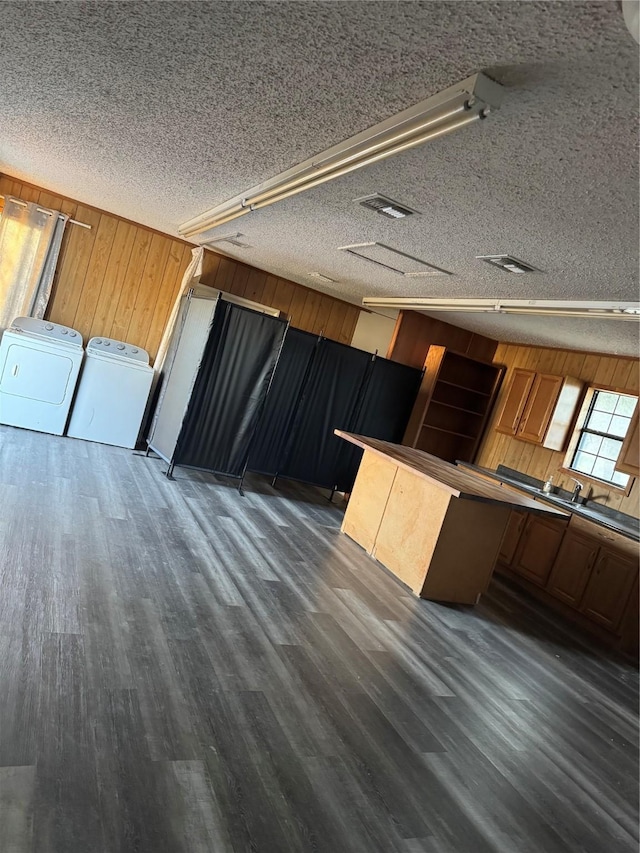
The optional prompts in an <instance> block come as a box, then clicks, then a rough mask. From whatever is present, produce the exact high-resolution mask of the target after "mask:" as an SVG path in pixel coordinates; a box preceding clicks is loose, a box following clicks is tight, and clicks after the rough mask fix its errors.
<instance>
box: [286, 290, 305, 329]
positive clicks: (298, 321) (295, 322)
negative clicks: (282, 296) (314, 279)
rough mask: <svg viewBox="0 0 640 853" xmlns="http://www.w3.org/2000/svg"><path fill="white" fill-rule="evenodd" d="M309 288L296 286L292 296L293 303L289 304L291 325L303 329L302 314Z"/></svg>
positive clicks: (288, 312)
mask: <svg viewBox="0 0 640 853" xmlns="http://www.w3.org/2000/svg"><path fill="white" fill-rule="evenodd" d="M307 294H308V292H307V289H306V288H304V287H296V288H295V289H294V291H293V296H292V297H291V304H290V305H289V310H288V311H287V314H288V315H289V320H290V321H291V325H292V326H295V327H296V329H302V328H303V324H302V314H303V312H304V306H305V304H306V302H307V298H308V297H307Z"/></svg>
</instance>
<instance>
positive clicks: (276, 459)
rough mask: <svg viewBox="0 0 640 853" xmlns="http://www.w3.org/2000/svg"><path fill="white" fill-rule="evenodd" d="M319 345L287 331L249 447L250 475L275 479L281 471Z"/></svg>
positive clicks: (306, 336) (315, 338)
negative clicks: (251, 472)
mask: <svg viewBox="0 0 640 853" xmlns="http://www.w3.org/2000/svg"><path fill="white" fill-rule="evenodd" d="M318 342H319V341H318V336H317V335H312V334H311V333H310V332H303V331H301V330H300V329H289V331H288V332H287V335H286V337H285V339H284V344H283V345H282V352H281V353H280V358H279V359H278V366H277V368H276V371H275V373H274V375H273V380H272V382H271V387H270V388H269V394H268V396H267V400H266V402H265V406H264V409H263V412H262V417H261V418H260V422H259V423H258V428H257V430H256V434H255V438H254V440H253V443H252V444H251V451H250V453H249V470H250V471H257V472H258V473H260V474H271V475H275V474H277V473H278V471H279V470H280V465H281V463H282V461H283V454H284V451H285V449H286V446H287V443H288V438H289V435H290V433H291V428H292V426H293V422H294V419H295V416H296V412H297V407H298V403H299V402H300V399H301V395H302V392H303V389H304V386H305V383H306V380H307V379H308V376H309V368H310V365H311V361H312V359H313V355H314V352H315V350H316V347H317V345H318Z"/></svg>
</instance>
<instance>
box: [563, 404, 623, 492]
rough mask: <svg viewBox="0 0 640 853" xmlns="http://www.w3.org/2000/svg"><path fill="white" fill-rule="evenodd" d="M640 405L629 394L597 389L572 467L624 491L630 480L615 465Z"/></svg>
mask: <svg viewBox="0 0 640 853" xmlns="http://www.w3.org/2000/svg"><path fill="white" fill-rule="evenodd" d="M637 402H638V399H637V397H632V396H631V395H629V394H615V393H613V392H611V391H598V390H596V389H594V391H593V397H592V398H591V402H590V404H589V408H588V410H587V415H586V418H585V421H584V423H583V425H582V428H581V429H580V434H579V439H578V442H577V444H576V448H575V451H574V453H573V456H572V458H571V462H570V464H569V468H571V469H572V470H573V471H579V472H580V473H581V474H585V475H587V476H588V477H594V478H595V479H596V480H603V481H604V482H605V483H611V484H612V485H614V486H618V487H619V488H621V489H625V488H626V487H627V485H628V484H629V480H630V477H629V475H628V474H623V473H622V472H621V471H616V470H615V464H616V460H617V459H618V456H619V455H620V449H621V447H622V441H623V439H624V437H625V435H626V434H627V430H628V429H629V424H630V422H631V416H632V415H633V412H634V409H635V407H636V404H637Z"/></svg>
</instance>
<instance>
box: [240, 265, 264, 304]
mask: <svg viewBox="0 0 640 853" xmlns="http://www.w3.org/2000/svg"><path fill="white" fill-rule="evenodd" d="M266 281H267V274H266V273H265V272H263V271H262V270H257V269H254V268H253V267H250V268H249V278H248V280H247V286H246V288H245V291H244V295H245V298H246V299H250V300H251V301H252V302H260V303H261V304H264V302H263V300H262V295H263V293H264V288H265V284H266Z"/></svg>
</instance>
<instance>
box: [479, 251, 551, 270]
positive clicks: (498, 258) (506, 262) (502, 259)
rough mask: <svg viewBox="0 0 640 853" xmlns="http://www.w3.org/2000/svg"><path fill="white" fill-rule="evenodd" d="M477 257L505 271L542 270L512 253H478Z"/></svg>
mask: <svg viewBox="0 0 640 853" xmlns="http://www.w3.org/2000/svg"><path fill="white" fill-rule="evenodd" d="M476 258H477V259H478V260H479V261H484V262H485V263H487V264H491V266H494V267H498V269H501V270H504V271H505V272H514V273H518V274H522V273H525V272H540V270H537V269H536V268H535V267H532V266H531V264H525V262H524V261H519V260H518V259H517V258H514V257H513V256H512V255H476Z"/></svg>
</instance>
